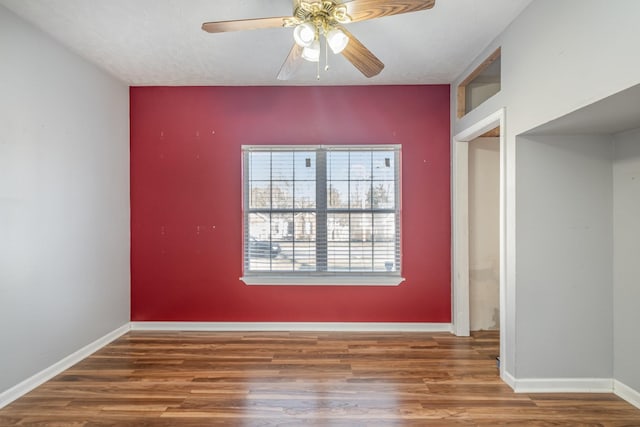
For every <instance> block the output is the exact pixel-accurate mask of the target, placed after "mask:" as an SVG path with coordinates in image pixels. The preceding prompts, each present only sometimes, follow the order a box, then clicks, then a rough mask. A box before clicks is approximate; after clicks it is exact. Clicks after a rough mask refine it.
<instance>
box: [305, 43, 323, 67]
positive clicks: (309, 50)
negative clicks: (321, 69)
mask: <svg viewBox="0 0 640 427" xmlns="http://www.w3.org/2000/svg"><path fill="white" fill-rule="evenodd" d="M302 58H304V59H306V60H307V61H309V62H319V61H320V42H319V41H318V40H314V41H313V42H312V43H311V45H310V46H307V47H305V48H304V49H302Z"/></svg>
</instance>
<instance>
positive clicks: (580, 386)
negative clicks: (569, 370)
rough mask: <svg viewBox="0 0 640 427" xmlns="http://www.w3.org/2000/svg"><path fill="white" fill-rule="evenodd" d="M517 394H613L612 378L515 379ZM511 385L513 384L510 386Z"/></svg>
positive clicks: (514, 387)
mask: <svg viewBox="0 0 640 427" xmlns="http://www.w3.org/2000/svg"><path fill="white" fill-rule="evenodd" d="M511 378H512V380H513V385H512V386H511V387H512V388H513V390H514V391H515V392H516V393H612V392H613V379H611V378H513V377H511ZM509 385H511V384H509Z"/></svg>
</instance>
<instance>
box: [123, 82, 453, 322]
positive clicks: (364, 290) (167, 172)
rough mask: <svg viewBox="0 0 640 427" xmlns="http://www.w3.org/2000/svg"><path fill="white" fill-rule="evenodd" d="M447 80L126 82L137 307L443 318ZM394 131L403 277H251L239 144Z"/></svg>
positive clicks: (203, 312) (192, 317)
mask: <svg viewBox="0 0 640 427" xmlns="http://www.w3.org/2000/svg"><path fill="white" fill-rule="evenodd" d="M449 111H450V110H449V86H448V85H437V86H350V87H133V88H131V320H133V321H145V320H153V321H235V322H237V321H252V322H277V321H281V322H350V321H352V322H450V321H451V287H450V282H451V278H450V276H451V273H450V265H451V246H450V245H451V238H450V227H451V221H450V217H451V215H450V151H449V138H450V135H449ZM363 143H381V144H402V192H403V194H402V197H403V204H402V232H403V242H402V250H403V266H402V273H403V276H404V277H405V278H406V281H405V282H403V283H402V284H400V285H399V286H397V287H373V286H372V287H368V286H365V287H363V286H348V287H342V286H338V287H332V286H247V285H245V284H244V283H243V282H241V281H240V280H239V277H240V276H241V275H242V201H241V188H242V182H241V166H242V162H241V148H240V147H241V145H242V144H363Z"/></svg>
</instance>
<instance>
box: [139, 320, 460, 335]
mask: <svg viewBox="0 0 640 427" xmlns="http://www.w3.org/2000/svg"><path fill="white" fill-rule="evenodd" d="M131 330H132V331H211V332H238V331H255V332H273V331H280V332H281V331H291V332H298V331H303V332H449V333H450V332H451V323H399V322H398V323H396V322H388V323H387V322H384V323H381V322H131Z"/></svg>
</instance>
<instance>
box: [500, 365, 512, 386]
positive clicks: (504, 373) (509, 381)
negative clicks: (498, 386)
mask: <svg viewBox="0 0 640 427" xmlns="http://www.w3.org/2000/svg"><path fill="white" fill-rule="evenodd" d="M500 379H501V380H502V381H504V382H505V383H506V384H507V385H508V386H509V387H511V389H512V390H514V391H515V389H516V379H515V378H514V377H513V375H511V374H510V373H509V372H507V371H505V370H504V369H502V367H501V368H500Z"/></svg>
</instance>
